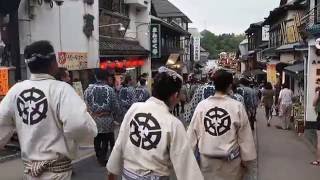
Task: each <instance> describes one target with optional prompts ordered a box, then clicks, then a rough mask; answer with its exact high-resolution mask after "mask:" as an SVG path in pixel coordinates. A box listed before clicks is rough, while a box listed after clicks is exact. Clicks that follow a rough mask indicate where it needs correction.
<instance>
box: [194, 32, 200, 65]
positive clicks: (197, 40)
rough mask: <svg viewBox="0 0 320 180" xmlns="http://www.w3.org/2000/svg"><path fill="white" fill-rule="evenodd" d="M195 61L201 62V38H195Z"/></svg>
mask: <svg viewBox="0 0 320 180" xmlns="http://www.w3.org/2000/svg"><path fill="white" fill-rule="evenodd" d="M193 46H194V61H200V37H194V42H193Z"/></svg>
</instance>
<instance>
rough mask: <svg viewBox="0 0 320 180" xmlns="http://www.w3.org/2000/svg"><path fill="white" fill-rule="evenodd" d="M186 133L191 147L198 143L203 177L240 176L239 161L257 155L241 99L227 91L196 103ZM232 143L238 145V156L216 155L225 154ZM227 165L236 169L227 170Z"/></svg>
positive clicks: (223, 178)
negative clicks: (238, 157)
mask: <svg viewBox="0 0 320 180" xmlns="http://www.w3.org/2000/svg"><path fill="white" fill-rule="evenodd" d="M188 137H189V139H190V141H191V144H192V148H193V150H196V147H198V150H199V153H200V167H201V170H202V172H203V175H204V177H205V179H214V180H234V179H240V178H241V177H240V176H241V172H240V171H241V168H240V166H241V165H240V163H241V161H242V162H243V161H252V160H255V159H256V157H257V154H256V149H255V144H254V140H253V135H252V131H251V128H250V124H249V120H248V117H247V114H246V110H245V108H244V106H243V105H242V103H240V102H238V101H236V100H234V99H232V98H230V97H229V96H227V95H224V96H222V95H218V94H216V95H215V96H211V97H209V98H207V99H205V100H203V101H202V102H200V103H199V105H198V106H197V108H196V110H195V113H194V115H193V118H192V121H191V124H190V126H189V129H188ZM234 147H239V148H240V160H239V159H235V160H232V161H226V160H221V159H219V158H217V157H226V156H227V155H228V154H229V152H230V151H231V149H232V148H234ZM219 164H220V165H219ZM209 166H214V167H209ZM228 168H229V169H228ZM230 168H233V170H234V171H237V172H230ZM231 171H232V170H231Z"/></svg>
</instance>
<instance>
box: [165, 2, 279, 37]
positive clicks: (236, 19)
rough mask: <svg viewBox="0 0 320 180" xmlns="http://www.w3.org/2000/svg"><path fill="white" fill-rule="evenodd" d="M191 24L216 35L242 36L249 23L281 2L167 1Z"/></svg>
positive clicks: (261, 16)
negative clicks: (231, 34) (181, 12)
mask: <svg viewBox="0 0 320 180" xmlns="http://www.w3.org/2000/svg"><path fill="white" fill-rule="evenodd" d="M169 1H170V2H172V3H173V4H174V5H175V6H177V7H178V8H179V9H180V10H182V11H183V12H184V13H185V14H186V15H187V16H188V17H189V18H190V19H191V20H192V21H193V22H194V23H193V24H192V25H191V27H197V28H199V29H200V30H203V29H208V30H210V31H212V32H214V33H216V34H221V33H236V34H239V33H243V32H244V31H245V30H246V29H247V28H248V27H249V25H250V24H251V23H254V22H259V21H262V20H264V18H265V17H267V16H268V15H269V12H270V11H271V10H273V9H274V8H276V7H277V6H279V4H280V0H169Z"/></svg>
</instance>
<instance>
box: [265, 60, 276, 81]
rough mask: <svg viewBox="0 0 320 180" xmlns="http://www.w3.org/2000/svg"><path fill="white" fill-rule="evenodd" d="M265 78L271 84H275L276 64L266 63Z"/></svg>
mask: <svg viewBox="0 0 320 180" xmlns="http://www.w3.org/2000/svg"><path fill="white" fill-rule="evenodd" d="M267 80H268V82H271V84H273V85H275V84H276V83H277V70H276V64H268V65H267Z"/></svg>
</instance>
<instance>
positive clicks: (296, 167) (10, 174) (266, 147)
mask: <svg viewBox="0 0 320 180" xmlns="http://www.w3.org/2000/svg"><path fill="white" fill-rule="evenodd" d="M263 113H264V112H263V110H261V109H260V110H259V111H258V116H257V119H258V123H257V135H258V151H259V152H258V154H259V157H258V180H301V179H305V180H319V177H320V167H314V166H311V165H310V164H309V162H310V161H312V160H313V159H314V157H315V156H314V152H312V149H311V148H310V147H309V146H308V145H307V144H306V143H305V141H304V140H303V139H302V137H299V136H297V135H296V134H295V133H294V132H293V131H282V130H278V129H276V128H275V127H274V126H275V125H277V124H279V119H278V118H277V117H276V118H274V119H273V121H272V127H267V126H266V122H265V118H264V115H263ZM83 154H84V155H85V156H87V158H85V159H83V160H81V161H79V162H77V163H75V164H74V172H75V173H74V175H73V176H72V180H88V179H95V180H99V179H105V177H106V171H105V168H104V167H101V166H99V165H98V163H97V162H96V158H95V156H92V155H93V154H92V149H91V150H90V149H87V150H85V151H84V152H83ZM17 172H19V173H17ZM0 174H1V180H2V179H4V180H18V179H21V174H22V164H21V161H20V160H12V161H8V162H6V163H2V164H0Z"/></svg>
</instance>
